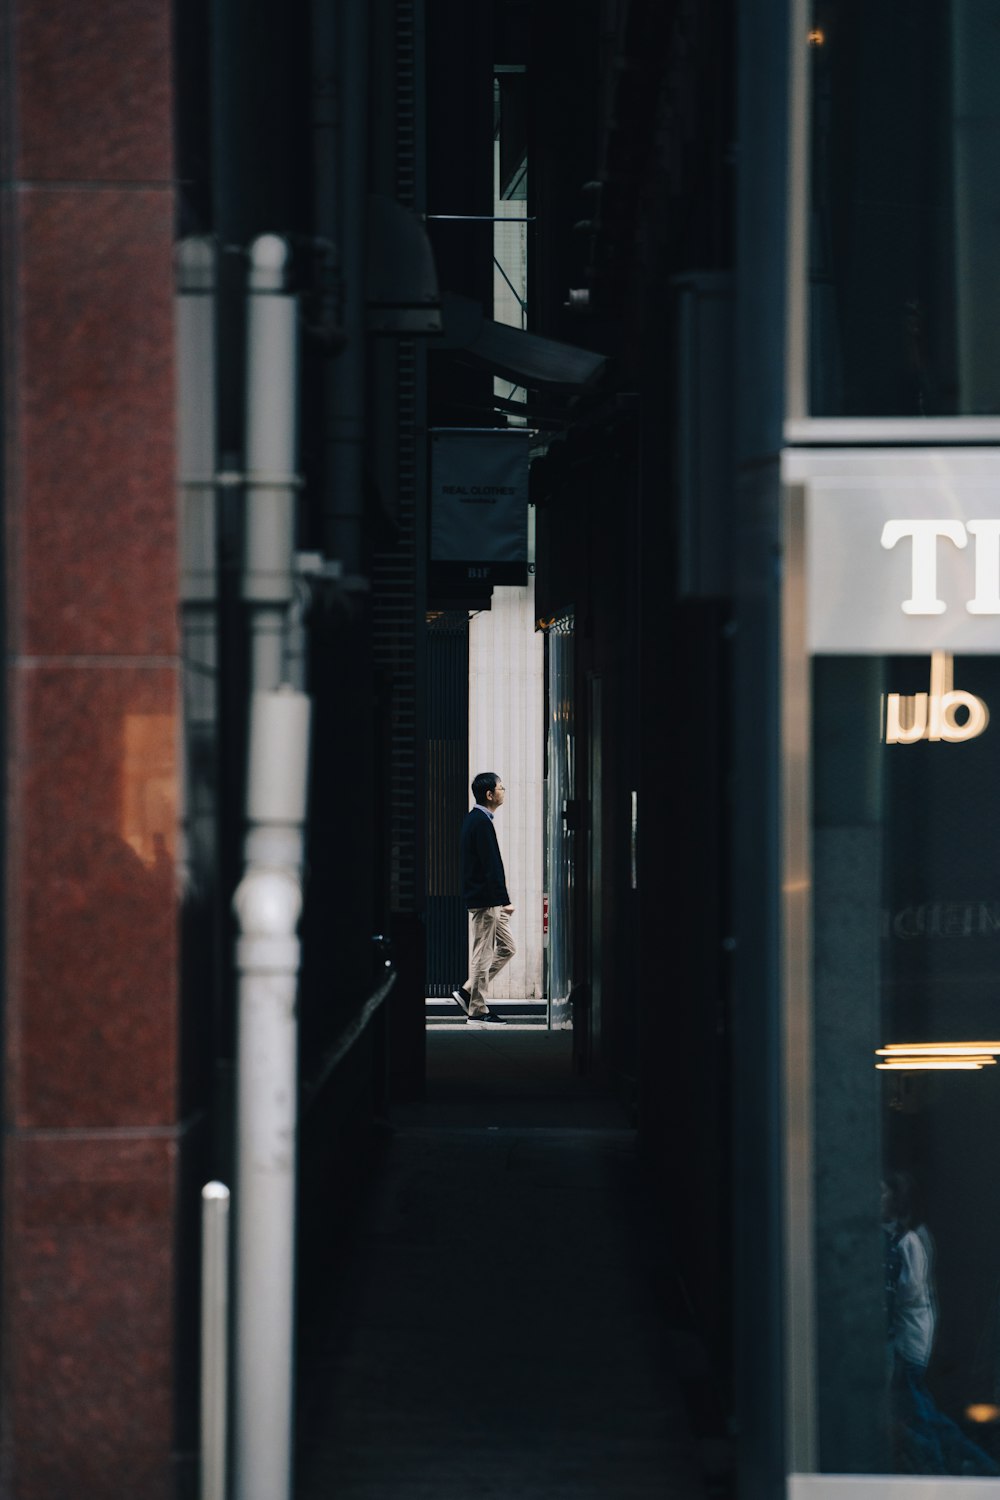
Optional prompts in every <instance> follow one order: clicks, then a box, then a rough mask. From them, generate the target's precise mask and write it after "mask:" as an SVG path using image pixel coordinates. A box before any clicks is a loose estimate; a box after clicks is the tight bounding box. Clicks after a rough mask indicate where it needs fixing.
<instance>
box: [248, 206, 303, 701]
mask: <svg viewBox="0 0 1000 1500" xmlns="http://www.w3.org/2000/svg"><path fill="white" fill-rule="evenodd" d="M290 257H291V252H290V250H289V247H288V245H287V243H286V241H285V240H283V239H281V238H279V236H278V235H274V234H264V235H261V236H260V237H259V238H258V239H256V240H254V242H253V244H252V245H251V246H250V275H249V281H248V286H247V392H246V410H247V435H246V471H247V472H246V478H245V484H246V497H247V498H246V506H247V516H246V543H245V557H244V572H243V598H244V599H245V601H246V602H247V604H249V605H250V606H251V676H252V681H253V685H254V687H255V688H259V689H263V690H267V689H270V688H275V687H277V686H278V684H279V683H280V682H281V681H282V680H283V677H284V632H285V623H286V616H287V612H288V606H289V605H290V603H291V601H292V594H293V587H294V578H293V552H294V543H295V494H296V491H297V489H298V487H299V484H300V479H299V476H298V475H297V474H296V472H295V445H296V424H295V413H296V410H297V403H298V316H297V309H296V303H295V298H294V297H293V296H291V295H290V294H289V293H288V292H287V291H286V289H285V287H286V280H287V274H288V264H289V260H290Z"/></svg>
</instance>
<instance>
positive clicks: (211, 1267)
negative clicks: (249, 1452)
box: [200, 1182, 229, 1500]
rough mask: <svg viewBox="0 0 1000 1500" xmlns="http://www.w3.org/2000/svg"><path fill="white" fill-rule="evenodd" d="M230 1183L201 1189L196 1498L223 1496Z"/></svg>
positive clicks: (221, 1498) (217, 1499)
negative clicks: (198, 1484) (198, 1485)
mask: <svg viewBox="0 0 1000 1500" xmlns="http://www.w3.org/2000/svg"><path fill="white" fill-rule="evenodd" d="M228 1384H229V1189H228V1188H227V1187H226V1186H225V1184H224V1183H221V1182H209V1183H207V1184H206V1185H205V1187H203V1188H202V1190H201V1488H200V1494H201V1500H226V1444H227V1433H228V1422H227V1395H228V1392H227V1387H228Z"/></svg>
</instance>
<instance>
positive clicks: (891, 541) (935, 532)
mask: <svg viewBox="0 0 1000 1500" xmlns="http://www.w3.org/2000/svg"><path fill="white" fill-rule="evenodd" d="M904 536H909V537H912V538H913V569H912V583H911V597H910V598H909V599H904V600H903V613H904V614H907V615H943V614H944V612H945V609H946V608H947V605H946V604H945V602H944V600H943V599H939V598H938V597H937V539H938V537H939V536H946V537H947V538H948V540H949V541H951V542H954V543H955V546H956V547H964V546H965V545H966V543H967V541H968V537H967V536H966V534H965V527H964V526H963V525H962V523H961V521H886V523H885V525H884V526H883V528H882V546H883V547H885V548H886V549H887V550H889V549H891V548H892V547H895V545H896V543H897V542H898V541H899V540H900V539H901V538H902V537H904Z"/></svg>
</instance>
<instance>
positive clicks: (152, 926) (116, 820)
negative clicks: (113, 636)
mask: <svg viewBox="0 0 1000 1500" xmlns="http://www.w3.org/2000/svg"><path fill="white" fill-rule="evenodd" d="M12 686H13V690H14V695H15V714H14V742H13V744H12V746H11V764H10V767H9V771H8V775H9V778H10V788H11V794H12V796H11V805H12V809H13V816H12V823H11V828H10V851H9V860H10V871H11V878H10V895H9V907H10V910H9V918H8V921H9V949H10V964H11V971H12V974H13V976H14V981H15V983H14V988H13V993H12V995H11V1001H10V1009H9V1021H8V1027H9V1040H10V1048H9V1056H8V1065H9V1069H10V1073H9V1080H8V1100H9V1103H8V1114H9V1115H11V1114H12V1115H13V1118H14V1120H15V1122H16V1123H17V1124H18V1125H22V1126H24V1125H31V1126H46V1127H49V1128H52V1127H67V1126H86V1127H93V1126H95V1125H115V1124H117V1125H125V1126H146V1125H150V1124H165V1123H168V1122H170V1121H172V1120H174V1119H175V1118H176V1098H177V1077H176V1069H177V1040H176V1031H177V1018H176V1005H175V990H176V982H177V981H176V964H177V912H176V901H175V896H174V855H175V847H176V753H177V752H176V739H177V679H176V672H175V670H174V669H173V668H171V667H166V666H158V667H146V666H142V665H130V664H127V663H120V664H116V665H107V666H93V665H87V666H82V665H72V664H66V663H63V664H43V663H36V664H29V665H24V666H21V667H15V668H13V669H12Z"/></svg>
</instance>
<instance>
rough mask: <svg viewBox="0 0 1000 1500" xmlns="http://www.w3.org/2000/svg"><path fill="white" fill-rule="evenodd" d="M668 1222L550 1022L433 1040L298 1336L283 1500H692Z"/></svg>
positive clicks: (693, 1467)
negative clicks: (415, 1098) (290, 1469)
mask: <svg viewBox="0 0 1000 1500" xmlns="http://www.w3.org/2000/svg"><path fill="white" fill-rule="evenodd" d="M668 1233H669V1226H667V1225H665V1224H664V1223H663V1222H662V1220H661V1218H660V1217H659V1216H658V1215H657V1214H655V1213H654V1212H652V1211H651V1209H650V1205H649V1200H648V1198H647V1196H646V1193H645V1191H644V1184H643V1176H642V1168H641V1164H640V1162H639V1161H638V1159H637V1154H636V1136H635V1132H634V1131H633V1130H632V1129H631V1128H630V1127H629V1124H628V1122H627V1120H626V1119H625V1117H624V1114H623V1112H622V1110H621V1108H620V1106H619V1105H618V1104H617V1103H616V1102H615V1101H614V1100H613V1099H611V1098H609V1097H608V1096H607V1095H606V1094H604V1093H603V1092H602V1091H601V1090H600V1088H599V1087H598V1086H597V1085H596V1084H595V1083H594V1082H593V1081H592V1080H590V1079H584V1078H580V1077H578V1076H576V1075H574V1074H573V1072H572V1069H571V1036H570V1034H569V1033H568V1032H560V1031H557V1032H550V1033H543V1032H539V1031H532V1030H530V1029H521V1028H517V1029H515V1028H513V1027H512V1028H511V1029H510V1030H509V1031H506V1032H504V1033H503V1035H501V1036H497V1035H495V1034H490V1035H488V1036H486V1035H483V1034H482V1033H480V1032H476V1033H474V1034H471V1035H470V1034H467V1033H465V1032H463V1031H461V1030H454V1031H449V1030H437V1031H434V1030H432V1031H431V1032H430V1033H429V1035H428V1086H427V1095H426V1099H425V1101H424V1102H422V1103H421V1104H418V1105H410V1106H406V1107H405V1108H398V1109H397V1110H396V1111H395V1113H394V1118H393V1121H392V1127H391V1131H390V1133H388V1135H387V1138H386V1140H385V1143H384V1149H383V1153H382V1160H381V1165H380V1169H379V1170H378V1171H376V1173H375V1174H374V1176H373V1181H372V1184H371V1187H370V1190H369V1193H368V1196H367V1199H366V1203H365V1205H364V1207H363V1210H362V1212H361V1213H360V1214H359V1215H358V1216H357V1217H356V1219H355V1225H354V1230H353V1232H352V1235H351V1238H350V1243H349V1244H346V1245H345V1246H344V1249H343V1258H342V1262H341V1264H340V1265H338V1266H337V1267H336V1269H335V1274H334V1277H333V1281H334V1283H335V1285H333V1287H332V1296H331V1302H330V1305H329V1307H328V1308H327V1310H326V1313H325V1314H324V1315H322V1316H320V1317H318V1318H317V1321H316V1322H315V1324H314V1325H312V1327H311V1328H310V1329H307V1331H306V1332H305V1333H304V1335H303V1343H304V1348H303V1366H304V1369H305V1371H306V1375H305V1377H304V1380H303V1388H302V1390H301V1392H300V1441H299V1460H298V1464H299V1482H298V1487H297V1492H296V1493H297V1496H298V1500H328V1497H333V1496H336V1497H337V1500H404V1497H405V1500H424V1497H426V1500H432V1497H433V1500H470V1497H473V1496H483V1497H495V1500H570V1497H572V1500H653V1497H654V1496H655V1497H657V1500H659V1497H662V1496H664V1495H667V1494H669V1495H670V1496H671V1497H673V1500H698V1497H700V1496H702V1495H703V1494H704V1493H705V1492H706V1491H705V1485H704V1481H703V1479H702V1477H701V1473H702V1465H701V1455H699V1452H698V1447H697V1444H696V1441H695V1437H694V1431H693V1425H692V1420H691V1415H690V1412H689V1408H688V1405H687V1403H686V1402H685V1399H684V1396H683V1394H682V1387H681V1379H682V1378H683V1377H684V1376H685V1375H690V1374H691V1373H693V1372H692V1369H691V1361H690V1357H689V1355H690V1350H689V1342H690V1335H687V1334H686V1333H685V1330H684V1328H683V1322H684V1317H683V1303H682V1299H681V1297H680V1294H679V1291H678V1288H677V1287H676V1285H675V1283H674V1280H673V1278H672V1277H671V1273H670V1269H669V1251H668V1247H667V1243H666V1237H667V1235H668ZM686 1351H687V1354H686ZM673 1365H676V1367H677V1369H676V1371H675V1369H674V1368H672V1366H673Z"/></svg>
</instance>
